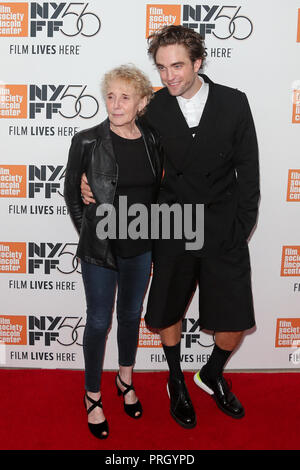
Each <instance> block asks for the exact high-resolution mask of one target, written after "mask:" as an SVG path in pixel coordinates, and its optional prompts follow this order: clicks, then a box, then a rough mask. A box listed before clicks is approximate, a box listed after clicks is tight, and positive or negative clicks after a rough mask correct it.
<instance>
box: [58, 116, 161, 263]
mask: <svg viewBox="0 0 300 470" xmlns="http://www.w3.org/2000/svg"><path fill="white" fill-rule="evenodd" d="M136 124H137V126H138V128H139V129H140V131H141V134H142V137H143V139H144V143H145V147H146V152H147V155H148V158H149V161H150V163H151V167H152V170H153V173H154V175H155V181H156V185H155V188H154V191H153V202H155V201H156V199H157V196H158V191H159V185H160V181H161V176H162V158H163V157H162V150H161V147H160V145H159V142H158V139H157V137H156V136H155V134H154V131H153V130H152V129H150V128H149V127H146V126H145V124H142V123H141V122H140V121H138V120H137V121H136ZM83 173H86V174H87V178H88V182H89V185H90V187H91V190H92V192H93V195H94V199H95V200H96V204H89V205H87V206H86V205H84V204H83V202H82V199H81V190H80V183H81V176H82V174H83ZM117 184H118V165H117V163H116V158H115V155H114V151H113V146H112V141H111V137H110V125H109V120H108V119H106V120H105V121H103V122H102V123H101V124H99V125H97V126H95V127H91V128H89V129H85V130H83V131H80V132H78V133H77V134H75V136H74V137H73V138H72V143H71V147H70V151H69V158H68V163H67V168H66V174H65V187H64V197H65V201H66V204H67V207H68V209H69V212H70V216H71V219H72V221H73V223H74V225H75V227H76V229H77V231H78V233H79V234H80V237H79V244H78V248H77V253H76V254H77V256H78V257H79V258H81V259H83V260H84V261H86V262H88V263H93V264H97V265H98V266H103V267H107V268H110V269H115V270H117V264H116V259H115V256H114V253H113V251H112V249H111V243H110V241H109V239H105V240H100V239H99V238H98V237H97V234H96V226H97V223H98V221H99V216H97V215H96V210H97V207H98V205H99V204H113V202H114V197H115V192H116V187H117Z"/></svg>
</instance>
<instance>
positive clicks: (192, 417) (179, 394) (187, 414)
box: [167, 379, 196, 429]
mask: <svg viewBox="0 0 300 470" xmlns="http://www.w3.org/2000/svg"><path fill="white" fill-rule="evenodd" d="M167 390H168V394H169V397H170V413H171V415H172V417H173V418H174V419H175V421H176V422H177V423H178V424H180V425H181V426H183V427H184V428H188V429H190V428H193V427H195V426H196V414H195V410H194V407H193V404H192V402H191V399H190V396H189V392H188V390H187V388H186V385H185V382H184V379H182V380H179V379H169V381H168V385H167Z"/></svg>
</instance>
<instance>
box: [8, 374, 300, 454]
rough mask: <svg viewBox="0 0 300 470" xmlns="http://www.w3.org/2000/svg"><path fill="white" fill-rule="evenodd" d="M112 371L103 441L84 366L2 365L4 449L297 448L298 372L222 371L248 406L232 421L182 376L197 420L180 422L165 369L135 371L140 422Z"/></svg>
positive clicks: (299, 413) (107, 376)
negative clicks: (89, 404) (95, 427)
mask: <svg viewBox="0 0 300 470" xmlns="http://www.w3.org/2000/svg"><path fill="white" fill-rule="evenodd" d="M114 376H115V373H114V372H104V375H103V390H102V394H103V404H104V410H105V414H106V417H107V419H108V420H109V425H110V436H109V438H108V439H106V440H105V441H99V440H98V439H95V438H94V437H93V436H92V435H91V434H90V433H89V431H88V428H87V424H86V413H85V410H84V407H83V393H84V392H83V372H82V371H62V370H5V369H2V370H0V377H1V392H0V394H1V426H0V449H1V450H75V449H76V450H89V449H90V450H100V449H104V450H112V449H113V450H139V449H143V450H144V449H146V450H201V449H205V450H216V449H217V450H254V449H256V450H297V449H300V433H299V421H300V400H299V393H300V374H299V373H292V372H291V373H227V374H225V376H226V377H227V378H230V379H231V381H232V383H233V390H234V392H235V393H236V395H237V396H238V397H239V398H240V400H241V401H242V403H243V405H244V406H245V409H246V416H245V417H244V418H243V419H241V420H234V419H232V418H230V417H228V416H226V415H224V414H223V413H222V412H221V411H219V409H218V408H217V407H216V405H215V403H214V401H213V400H212V398H211V397H210V396H209V395H207V394H206V393H205V392H203V391H202V390H200V389H198V388H197V387H196V385H195V384H194V382H193V379H192V378H193V374H192V373H191V372H186V373H185V376H186V382H187V385H188V388H189V391H190V395H191V398H192V401H193V403H194V406H195V409H196V412H197V418H198V424H197V426H196V428H194V429H192V430H186V429H183V428H181V427H180V426H179V425H177V424H176V423H175V421H173V419H172V418H171V416H170V414H169V408H168V407H169V400H168V396H167V392H166V378H167V372H148V373H138V372H137V373H135V379H134V383H135V388H136V390H137V393H138V396H139V398H140V400H141V402H142V404H143V407H144V415H143V417H142V419H140V420H137V421H135V420H133V419H131V418H129V417H128V416H127V415H126V414H125V413H124V411H123V407H122V399H121V398H120V397H118V396H117V394H116V390H115V388H114Z"/></svg>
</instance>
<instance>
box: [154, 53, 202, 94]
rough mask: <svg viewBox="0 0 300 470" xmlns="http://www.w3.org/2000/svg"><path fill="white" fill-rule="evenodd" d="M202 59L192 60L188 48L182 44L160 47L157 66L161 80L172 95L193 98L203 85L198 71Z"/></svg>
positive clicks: (157, 54)
mask: <svg viewBox="0 0 300 470" xmlns="http://www.w3.org/2000/svg"><path fill="white" fill-rule="evenodd" d="M201 62H202V61H201V59H197V60H196V61H195V62H192V61H191V59H190V57H189V54H188V50H187V49H186V47H185V46H183V45H182V44H171V45H169V46H161V47H159V49H158V51H157V53H156V66H157V69H158V71H159V74H160V78H161V81H162V83H163V84H164V85H166V87H167V88H168V90H169V93H170V94H171V95H172V96H182V97H183V98H187V99H189V98H192V96H194V95H195V93H197V91H198V90H199V88H200V87H201V81H200V80H199V77H198V71H199V69H200V67H201Z"/></svg>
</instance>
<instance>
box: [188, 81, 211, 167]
mask: <svg viewBox="0 0 300 470" xmlns="http://www.w3.org/2000/svg"><path fill="white" fill-rule="evenodd" d="M203 78H204V80H205V81H206V82H208V83H209V92H208V97H207V101H206V104H205V106H204V109H203V113H202V116H201V118H200V121H199V124H198V126H197V129H196V133H195V136H194V137H193V138H192V144H191V145H190V147H189V152H188V154H187V156H186V158H185V163H184V166H183V167H182V170H184V169H185V168H187V167H188V166H189V165H190V164H191V162H192V160H193V159H195V158H197V160H198V162H197V163H198V168H199V167H202V166H203V168H205V160H206V155H205V152H203V153H202V152H201V149H205V148H207V147H208V146H209V144H210V143H211V142H212V141H213V139H214V133H215V129H217V128H218V127H217V126H218V117H219V113H218V105H217V103H216V97H215V89H214V83H213V82H212V81H211V80H209V79H208V78H207V77H206V76H205V75H204V76H203Z"/></svg>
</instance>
